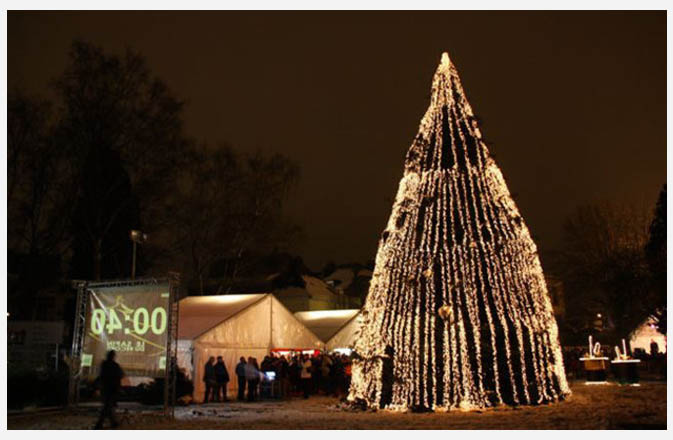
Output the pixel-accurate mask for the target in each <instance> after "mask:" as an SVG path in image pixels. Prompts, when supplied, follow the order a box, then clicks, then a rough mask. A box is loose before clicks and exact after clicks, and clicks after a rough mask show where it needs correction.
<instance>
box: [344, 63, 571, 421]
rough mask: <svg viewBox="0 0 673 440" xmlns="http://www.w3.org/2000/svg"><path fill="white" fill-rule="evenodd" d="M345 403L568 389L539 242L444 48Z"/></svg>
mask: <svg viewBox="0 0 673 440" xmlns="http://www.w3.org/2000/svg"><path fill="white" fill-rule="evenodd" d="M354 351H355V353H356V360H355V361H354V365H353V380H352V385H351V391H350V395H349V397H348V400H349V401H351V402H356V403H360V404H365V405H366V406H368V407H373V408H390V409H401V410H405V409H410V410H448V409H452V408H460V409H473V408H483V407H488V406H494V405H498V404H503V403H505V404H511V405H519V404H538V403H544V402H553V401H557V400H559V399H562V398H563V397H564V396H566V395H568V394H569V393H570V389H569V388H568V384H567V382H566V378H565V371H564V369H563V359H562V355H561V347H560V345H559V342H558V328H557V325H556V321H555V319H554V315H553V310H552V306H551V302H550V299H549V296H548V293H547V287H546V283H545V279H544V276H543V273H542V267H541V266H540V261H539V259H538V255H537V248H536V246H535V243H533V240H532V239H531V237H530V234H529V232H528V228H527V227H526V225H525V223H524V221H523V219H522V218H521V215H520V214H519V211H518V209H517V207H516V205H515V203H514V201H513V200H512V197H511V196H510V193H509V190H508V189H507V185H506V184H505V181H504V179H503V176H502V174H501V173H500V170H499V169H498V167H497V165H496V164H495V162H494V160H493V158H492V157H491V156H490V155H489V151H488V148H487V147H486V144H485V143H484V141H483V140H482V136H481V133H480V131H479V128H478V126H477V121H476V119H475V117H474V115H473V113H472V109H471V107H470V104H469V103H468V102H467V99H466V97H465V93H464V91H463V88H462V86H461V83H460V79H459V77H458V72H457V71H456V68H455V67H454V66H453V64H452V63H451V61H450V60H449V56H448V55H447V54H446V53H445V54H443V55H442V60H441V63H440V65H439V67H438V69H437V72H436V73H435V76H434V79H433V82H432V97H431V102H430V107H429V108H428V110H427V112H426V113H425V116H424V117H423V119H422V121H421V126H420V130H419V132H418V135H416V138H415V139H414V141H413V143H412V145H411V148H410V149H409V151H408V153H407V157H406V162H405V167H404V176H403V177H402V180H401V181H400V185H399V189H398V192H397V196H396V198H395V202H394V204H393V210H392V214H391V215H390V219H389V220H388V225H387V227H386V229H385V231H384V232H383V234H382V236H381V240H380V242H379V249H378V253H377V255H376V268H375V270H374V275H373V279H372V281H371V286H370V289H369V295H368V297H367V300H366V303H365V306H364V308H363V326H362V328H361V329H360V333H359V335H358V336H357V339H356V342H355V347H354Z"/></svg>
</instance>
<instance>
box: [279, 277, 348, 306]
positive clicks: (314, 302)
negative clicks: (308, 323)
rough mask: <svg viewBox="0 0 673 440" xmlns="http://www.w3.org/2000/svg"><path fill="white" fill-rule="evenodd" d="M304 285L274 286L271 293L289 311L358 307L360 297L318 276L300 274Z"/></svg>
mask: <svg viewBox="0 0 673 440" xmlns="http://www.w3.org/2000/svg"><path fill="white" fill-rule="evenodd" d="M302 280H303V282H304V286H303V287H300V286H288V287H283V288H276V289H274V290H273V294H274V296H275V297H276V298H278V300H280V302H282V303H283V305H284V306H285V307H287V308H288V309H289V310H290V311H291V312H293V313H294V312H299V311H310V310H335V309H359V308H360V307H361V301H360V298H357V297H351V296H348V295H346V294H345V293H343V292H340V291H338V290H337V289H335V288H333V287H331V286H330V285H329V284H328V283H327V282H325V281H323V280H321V279H320V278H317V277H314V276H310V275H302Z"/></svg>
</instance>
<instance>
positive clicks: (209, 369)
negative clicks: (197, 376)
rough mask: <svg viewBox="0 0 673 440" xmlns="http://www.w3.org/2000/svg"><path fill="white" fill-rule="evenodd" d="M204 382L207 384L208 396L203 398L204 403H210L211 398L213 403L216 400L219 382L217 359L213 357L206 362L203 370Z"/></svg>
mask: <svg viewBox="0 0 673 440" xmlns="http://www.w3.org/2000/svg"><path fill="white" fill-rule="evenodd" d="M203 382H204V383H205V384H206V394H205V396H204V397H203V403H208V398H209V397H210V400H211V402H212V401H213V400H215V387H216V386H217V381H216V379H215V358H214V357H213V356H211V357H210V358H209V359H208V362H206V366H205V368H204V370H203Z"/></svg>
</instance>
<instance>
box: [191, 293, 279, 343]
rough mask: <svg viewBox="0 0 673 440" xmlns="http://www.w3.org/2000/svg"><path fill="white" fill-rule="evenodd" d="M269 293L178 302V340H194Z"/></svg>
mask: <svg viewBox="0 0 673 440" xmlns="http://www.w3.org/2000/svg"><path fill="white" fill-rule="evenodd" d="M267 295H270V294H269V293H252V294H249V295H213V296H190V297H187V298H183V299H181V300H180V312H179V314H180V316H179V319H178V339H194V338H196V337H197V336H199V335H201V334H203V333H205V332H206V331H208V330H210V329H211V328H213V327H215V326H217V325H218V324H220V323H222V322H224V321H226V320H227V319H229V318H231V317H232V316H234V315H235V314H237V313H238V312H240V311H241V310H243V309H246V308H248V307H249V306H251V305H252V304H254V303H256V302H258V301H260V300H261V299H262V298H264V297H265V296H267Z"/></svg>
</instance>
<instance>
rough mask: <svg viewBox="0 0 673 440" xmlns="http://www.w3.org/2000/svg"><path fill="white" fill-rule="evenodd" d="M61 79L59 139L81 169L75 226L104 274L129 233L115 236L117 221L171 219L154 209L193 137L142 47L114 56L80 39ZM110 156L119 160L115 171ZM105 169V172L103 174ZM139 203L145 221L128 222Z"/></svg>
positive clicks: (95, 268)
mask: <svg viewBox="0 0 673 440" xmlns="http://www.w3.org/2000/svg"><path fill="white" fill-rule="evenodd" d="M54 84H55V89H56V91H57V93H58V96H59V98H60V100H61V102H62V108H61V109H60V115H61V120H60V123H59V126H58V138H59V139H61V140H62V141H63V143H62V145H61V147H62V148H63V149H64V150H65V151H68V152H69V153H70V155H71V158H72V160H73V162H74V163H75V164H76V166H77V167H78V170H79V173H80V182H81V187H80V190H81V191H80V194H79V196H80V197H79V207H80V213H79V215H78V216H77V218H76V220H77V223H76V225H75V228H76V230H77V231H76V232H77V233H79V234H81V235H82V236H83V237H85V240H86V241H87V242H88V247H86V248H87V249H90V250H91V251H90V252H91V254H92V255H91V256H90V257H91V259H92V262H93V263H92V265H93V273H92V275H93V277H94V278H96V279H100V277H101V271H102V264H103V258H104V257H105V256H106V254H109V253H110V251H111V250H112V248H113V247H114V245H115V244H116V243H117V242H119V241H121V240H123V238H122V236H121V235H118V237H114V238H112V237H111V234H112V231H114V230H115V228H117V230H121V229H124V228H127V227H128V226H130V227H140V225H139V224H135V225H134V224H132V223H142V224H143V225H144V226H145V227H146V228H147V229H152V223H153V222H154V221H155V220H157V219H162V218H164V216H163V215H159V214H158V213H157V212H156V211H155V210H156V209H159V208H160V207H161V206H162V204H161V203H158V201H159V200H160V199H161V198H162V197H163V196H164V194H165V193H166V192H168V191H170V190H171V188H172V185H173V182H174V181H175V177H176V172H177V169H179V167H180V163H181V158H182V153H183V152H184V150H185V146H186V144H187V141H186V140H185V139H184V137H183V136H182V121H181V115H182V108H183V104H182V102H181V101H180V100H178V99H177V98H175V97H174V96H173V94H172V93H171V92H170V90H169V89H168V88H167V87H166V85H165V84H164V83H163V82H162V81H161V80H159V79H157V78H155V77H153V76H152V75H151V73H150V71H149V69H148V67H147V65H146V63H145V60H144V58H143V57H142V56H140V55H139V54H138V53H136V52H134V51H133V50H131V49H128V50H127V51H126V52H125V54H124V55H122V56H117V55H110V54H106V53H104V52H103V50H102V49H101V48H99V47H96V46H93V45H91V44H87V43H84V42H81V41H75V42H74V43H73V45H72V47H71V50H70V61H69V65H68V67H67V68H66V70H65V72H64V73H63V75H61V76H60V77H59V78H58V79H57V80H56V81H55V83H54ZM111 162H118V163H119V165H120V166H119V167H117V168H118V170H117V171H116V172H114V164H112V165H113V166H111V167H108V165H110V163H111ZM106 167H107V168H106ZM105 170H107V171H108V173H107V175H106V178H105V179H103V178H98V177H97V175H96V173H98V176H101V175H102V173H104V172H105ZM134 209H137V210H138V211H139V213H138V217H139V219H140V220H138V221H134V220H133V219H131V220H129V221H128V222H127V223H131V224H129V225H122V224H121V223H122V221H121V219H122V218H123V217H124V215H126V214H128V212H129V211H130V210H134ZM130 217H132V216H130ZM130 217H129V218H130ZM126 233H128V231H127V232H126ZM120 275H121V274H120Z"/></svg>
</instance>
